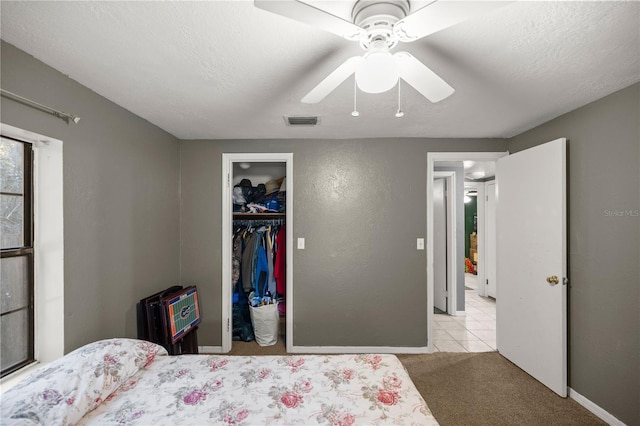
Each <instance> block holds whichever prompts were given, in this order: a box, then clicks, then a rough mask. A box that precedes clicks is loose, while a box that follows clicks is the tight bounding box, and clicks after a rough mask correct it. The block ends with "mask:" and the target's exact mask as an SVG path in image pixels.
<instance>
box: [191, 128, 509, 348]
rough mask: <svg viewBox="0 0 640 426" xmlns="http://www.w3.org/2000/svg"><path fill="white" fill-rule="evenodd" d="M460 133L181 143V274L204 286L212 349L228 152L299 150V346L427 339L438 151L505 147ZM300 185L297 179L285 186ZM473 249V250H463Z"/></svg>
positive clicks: (205, 328)
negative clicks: (431, 193) (431, 173)
mask: <svg viewBox="0 0 640 426" xmlns="http://www.w3.org/2000/svg"><path fill="white" fill-rule="evenodd" d="M506 148H507V146H506V141H505V140H500V139H493V140H481V139H476V140H451V139H400V140H393V139H370V140H257V141H246V140H245V141H238V140H234V141H183V143H182V151H181V161H182V166H181V170H182V187H181V191H182V215H181V220H182V242H181V250H182V256H181V259H182V265H181V268H182V269H181V270H182V279H183V282H185V283H193V284H197V285H198V288H199V291H200V292H201V301H202V302H201V303H202V315H203V324H202V326H201V328H200V332H199V333H198V338H199V341H200V343H201V344H203V345H214V346H219V345H221V343H222V342H221V324H220V318H221V313H220V312H221V300H220V294H221V287H220V285H221V262H222V259H221V257H222V235H221V229H222V221H221V196H222V195H221V185H222V184H221V167H222V162H221V160H222V153H233V152H293V156H294V157H293V166H294V176H293V177H294V179H293V185H294V199H293V205H294V223H293V226H294V235H293V237H294V240H295V238H298V237H304V238H306V248H305V250H294V253H293V263H294V264H293V268H294V269H293V277H294V284H293V285H294V342H293V343H294V345H300V346H407V347H418V346H424V345H426V343H427V308H426V305H427V300H426V252H425V251H418V250H416V238H417V237H423V238H424V237H425V236H426V231H425V228H426V177H427V175H426V165H427V153H428V152H430V151H466V152H468V151H505V150H506ZM289 185H290V180H289V179H287V187H289ZM461 247H464V246H461Z"/></svg>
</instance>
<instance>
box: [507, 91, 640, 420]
mask: <svg viewBox="0 0 640 426" xmlns="http://www.w3.org/2000/svg"><path fill="white" fill-rule="evenodd" d="M639 122H640V85H638V84H636V85H634V86H631V87H629V88H626V89H624V90H621V91H619V92H617V93H614V94H612V95H610V96H607V97H605V98H602V99H600V100H598V101H596V102H593V103H591V104H589V105H587V106H585V107H583V108H580V109H577V110H575V111H573V112H570V113H568V114H565V115H563V116H561V117H559V118H557V119H555V120H552V121H550V122H548V123H545V124H543V125H541V126H539V127H536V128H535V129H533V130H530V131H528V132H526V133H523V134H521V135H519V136H516V137H514V138H513V139H511V140H510V142H509V150H510V151H512V152H517V151H520V150H523V149H525V148H528V147H531V146H534V145H538V144H540V143H543V142H547V141H550V140H553V139H556V138H560V137H566V138H568V139H569V155H568V163H569V168H568V186H569V188H568V190H569V198H568V201H569V202H568V205H569V235H568V241H569V278H570V285H569V384H570V386H571V388H572V389H574V390H575V391H576V392H578V393H580V394H581V395H583V396H585V397H587V398H588V399H590V400H591V401H593V402H595V403H596V404H598V405H599V406H601V407H602V408H604V409H605V410H607V411H608V412H610V413H611V414H613V415H615V416H616V417H617V418H618V419H620V420H622V421H623V422H625V423H626V424H628V425H632V424H634V425H637V424H640V412H639V410H640V272H639V271H640V267H639V265H640V262H639V260H640V217H638V211H639V210H640V193H639V187H640V124H639ZM616 211H617V212H622V213H617V214H622V216H616V213H615V212H616ZM625 211H631V214H625V213H624V212H625Z"/></svg>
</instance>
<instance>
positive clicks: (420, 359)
mask: <svg viewBox="0 0 640 426" xmlns="http://www.w3.org/2000/svg"><path fill="white" fill-rule="evenodd" d="M286 354H287V353H286V349H285V345H284V343H283V341H282V339H281V340H280V341H278V343H277V344H275V345H274V346H267V347H260V346H259V345H258V344H257V343H255V342H233V349H232V351H231V352H230V355H286ZM398 358H399V359H400V361H402V364H403V365H404V366H405V368H406V369H407V371H408V372H409V375H410V376H411V379H412V380H413V382H414V383H415V385H416V387H417V388H418V391H419V392H420V393H421V394H422V397H423V398H424V399H425V401H427V405H429V408H430V409H431V412H432V413H433V415H434V416H435V418H436V419H437V420H438V422H439V423H440V424H441V425H443V426H446V425H606V423H605V422H603V421H601V420H600V419H598V418H597V417H596V416H594V415H593V414H591V413H590V412H589V411H587V410H586V409H585V408H583V407H582V406H581V405H579V404H578V403H577V402H575V401H574V400H572V399H569V398H560V397H559V396H557V395H556V394H555V393H553V392H552V391H550V390H549V389H547V388H546V387H545V386H543V385H542V384H541V383H540V382H538V381H537V380H535V379H533V378H532V377H531V376H529V375H528V374H527V373H525V372H524V371H522V370H521V369H520V368H518V367H516V366H515V365H514V364H512V363H511V362H509V361H508V360H507V359H506V358H504V357H502V356H501V355H499V354H498V353H497V352H485V353H434V354H430V355H398Z"/></svg>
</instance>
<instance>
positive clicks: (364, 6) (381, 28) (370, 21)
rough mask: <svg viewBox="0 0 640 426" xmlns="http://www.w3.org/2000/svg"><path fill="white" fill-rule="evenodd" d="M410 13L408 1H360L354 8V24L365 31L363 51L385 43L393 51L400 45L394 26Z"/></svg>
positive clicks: (352, 15) (362, 43)
mask: <svg viewBox="0 0 640 426" xmlns="http://www.w3.org/2000/svg"><path fill="white" fill-rule="evenodd" d="M408 13H409V1H408V0H383V1H380V0H377V1H376V0H358V1H357V2H356V4H355V6H354V7H353V11H352V13H351V17H352V18H353V23H354V24H355V25H357V26H359V27H360V28H362V29H364V30H365V32H366V36H365V37H364V38H363V39H361V40H360V45H361V46H362V48H363V49H365V50H368V49H369V47H370V46H371V45H373V44H374V43H375V44H377V45H379V42H381V41H383V42H384V43H385V44H386V45H387V48H389V49H391V48H393V47H394V46H395V45H396V44H398V39H397V37H396V36H395V34H394V31H393V25H394V24H395V23H396V22H398V21H399V20H401V19H403V18H404V17H406V16H407V14H408Z"/></svg>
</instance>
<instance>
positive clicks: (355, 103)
mask: <svg viewBox="0 0 640 426" xmlns="http://www.w3.org/2000/svg"><path fill="white" fill-rule="evenodd" d="M357 94H358V84H357V82H356V78H355V76H354V77H353V111H352V112H351V115H352V116H353V117H358V116H359V115H360V113H359V112H358V108H357V105H358V104H357V102H356V101H357Z"/></svg>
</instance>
